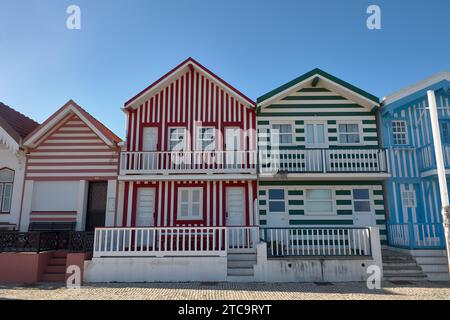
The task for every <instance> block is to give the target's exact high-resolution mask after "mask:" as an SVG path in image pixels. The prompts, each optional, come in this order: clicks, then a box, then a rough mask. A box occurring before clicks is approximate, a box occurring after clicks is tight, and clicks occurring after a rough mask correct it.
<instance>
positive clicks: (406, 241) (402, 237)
mask: <svg viewBox="0 0 450 320" xmlns="http://www.w3.org/2000/svg"><path fill="white" fill-rule="evenodd" d="M387 231H388V241H389V245H391V246H394V247H400V248H409V249H428V248H436V249H444V248H445V238H444V229H443V226H442V224H441V223H397V224H391V223H388V225H387Z"/></svg>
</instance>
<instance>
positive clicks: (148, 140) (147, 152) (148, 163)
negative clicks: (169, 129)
mask: <svg viewBox="0 0 450 320" xmlns="http://www.w3.org/2000/svg"><path fill="white" fill-rule="evenodd" d="M157 149H158V128H157V127H144V128H143V129H142V151H144V153H143V155H142V160H141V161H142V168H143V169H144V170H149V169H157V161H158V156H157V154H156V153H155V152H154V151H157ZM151 151H153V152H151Z"/></svg>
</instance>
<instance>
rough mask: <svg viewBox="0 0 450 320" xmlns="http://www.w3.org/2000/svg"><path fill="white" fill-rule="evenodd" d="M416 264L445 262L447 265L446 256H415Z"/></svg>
mask: <svg viewBox="0 0 450 320" xmlns="http://www.w3.org/2000/svg"><path fill="white" fill-rule="evenodd" d="M416 261H417V263H418V264H445V265H447V257H424V256H420V257H416Z"/></svg>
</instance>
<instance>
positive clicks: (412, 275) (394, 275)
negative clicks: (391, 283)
mask: <svg viewBox="0 0 450 320" xmlns="http://www.w3.org/2000/svg"><path fill="white" fill-rule="evenodd" d="M383 276H384V278H385V279H392V278H398V277H401V278H420V279H425V278H426V277H427V276H426V275H425V274H423V273H422V272H408V270H405V272H397V271H396V272H384V273H383Z"/></svg>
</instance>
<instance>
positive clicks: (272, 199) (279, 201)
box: [269, 189, 286, 212]
mask: <svg viewBox="0 0 450 320" xmlns="http://www.w3.org/2000/svg"><path fill="white" fill-rule="evenodd" d="M269 212H286V203H285V201H284V190H283V189H270V190H269Z"/></svg>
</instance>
